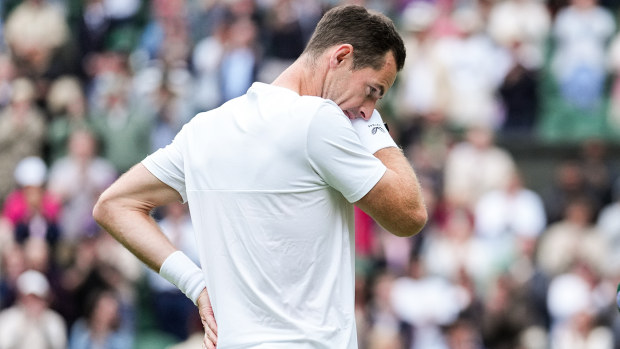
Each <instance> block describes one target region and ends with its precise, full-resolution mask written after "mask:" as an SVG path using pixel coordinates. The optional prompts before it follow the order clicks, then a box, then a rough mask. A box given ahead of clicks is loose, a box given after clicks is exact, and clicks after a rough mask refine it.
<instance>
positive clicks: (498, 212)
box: [475, 173, 547, 240]
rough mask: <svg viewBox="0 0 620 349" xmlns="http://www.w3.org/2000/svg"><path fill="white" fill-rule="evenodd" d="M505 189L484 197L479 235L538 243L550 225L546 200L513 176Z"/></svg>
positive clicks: (479, 209) (479, 206)
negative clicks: (536, 240)
mask: <svg viewBox="0 0 620 349" xmlns="http://www.w3.org/2000/svg"><path fill="white" fill-rule="evenodd" d="M506 184H507V185H506V186H505V187H503V188H500V189H497V190H493V191H490V192H488V193H486V194H484V195H483V196H482V197H481V198H480V200H479V201H478V203H477V204H476V210H475V214H476V233H477V234H478V235H480V236H483V237H486V238H496V237H502V236H504V237H509V238H515V237H517V236H519V237H524V238H527V239H531V240H535V239H536V238H537V237H538V236H539V235H540V233H542V232H543V230H544V229H545V226H546V225H547V217H546V215H545V208H544V205H543V202H542V199H541V198H540V196H539V195H538V194H536V193H535V192H533V191H531V190H529V189H526V188H524V187H523V183H522V182H521V177H520V176H519V174H518V173H513V174H512V175H511V176H510V180H509V182H508V183H506Z"/></svg>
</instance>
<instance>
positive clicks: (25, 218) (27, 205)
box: [2, 156, 62, 243]
mask: <svg viewBox="0 0 620 349" xmlns="http://www.w3.org/2000/svg"><path fill="white" fill-rule="evenodd" d="M46 178H47V167H46V166H45V163H44V162H43V160H41V158H38V157H35V156H31V157H27V158H25V159H23V160H21V161H20V162H19V163H18V164H17V168H16V169H15V181H16V182H17V183H18V184H19V186H20V188H19V189H17V190H15V191H13V192H12V193H11V194H9V196H8V197H7V199H6V202H5V203H4V207H3V208H2V217H3V218H4V219H6V220H7V221H8V222H9V223H10V224H11V225H12V226H13V230H14V234H15V239H16V240H17V242H20V243H21V242H24V241H25V240H26V239H28V238H29V237H38V238H42V239H46V240H47V241H48V242H50V243H54V242H56V240H57V239H58V237H59V235H60V232H59V227H58V225H57V222H58V218H59V216H60V212H61V208H62V206H61V204H60V202H59V201H58V200H56V199H55V197H54V196H53V195H52V194H51V193H49V192H48V191H46V190H45V188H44V184H45V181H46Z"/></svg>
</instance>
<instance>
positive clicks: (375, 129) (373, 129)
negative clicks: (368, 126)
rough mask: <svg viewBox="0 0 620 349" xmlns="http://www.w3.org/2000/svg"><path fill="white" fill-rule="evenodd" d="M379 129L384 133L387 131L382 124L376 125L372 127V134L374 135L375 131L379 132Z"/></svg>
mask: <svg viewBox="0 0 620 349" xmlns="http://www.w3.org/2000/svg"><path fill="white" fill-rule="evenodd" d="M377 131H381V132H383V133H385V130H384V129H383V127H381V126H375V127H373V128H372V134H373V135H374V134H375V133H377Z"/></svg>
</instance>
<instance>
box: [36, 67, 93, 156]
mask: <svg viewBox="0 0 620 349" xmlns="http://www.w3.org/2000/svg"><path fill="white" fill-rule="evenodd" d="M47 106H48V110H49V111H50V112H51V114H52V122H51V123H50V125H49V128H48V132H47V142H48V143H49V146H50V160H51V163H52V164H53V163H54V162H56V160H58V159H60V158H61V157H64V156H66V155H67V150H68V148H67V146H68V145H69V136H70V135H71V133H73V132H74V131H76V130H86V129H90V123H89V121H88V118H87V116H88V115H87V106H86V100H85V97H84V93H83V91H82V86H81V82H80V80H78V79H77V78H76V77H72V76H63V77H61V78H58V79H56V80H55V81H54V82H53V83H52V86H51V87H50V90H49V92H48V94H47Z"/></svg>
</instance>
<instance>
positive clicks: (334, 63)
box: [329, 44, 353, 69]
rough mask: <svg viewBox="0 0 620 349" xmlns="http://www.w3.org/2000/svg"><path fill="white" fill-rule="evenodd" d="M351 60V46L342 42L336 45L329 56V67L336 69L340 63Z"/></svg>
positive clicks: (346, 62) (348, 62) (349, 62)
mask: <svg viewBox="0 0 620 349" xmlns="http://www.w3.org/2000/svg"><path fill="white" fill-rule="evenodd" d="M352 61H353V46H351V45H350V44H342V45H339V46H336V47H335V49H334V51H332V54H331V55H330V57H329V67H330V68H332V69H336V68H338V67H340V66H342V65H347V64H351V63H352Z"/></svg>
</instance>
